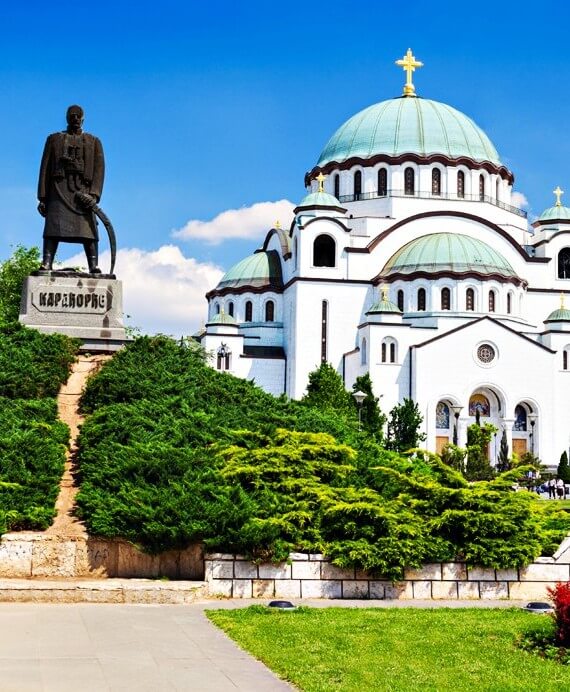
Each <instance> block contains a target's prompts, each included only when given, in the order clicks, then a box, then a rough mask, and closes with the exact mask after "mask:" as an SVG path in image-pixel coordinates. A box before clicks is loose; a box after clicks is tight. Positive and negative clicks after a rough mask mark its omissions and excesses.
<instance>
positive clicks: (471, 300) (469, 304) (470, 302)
mask: <svg viewBox="0 0 570 692" xmlns="http://www.w3.org/2000/svg"><path fill="white" fill-rule="evenodd" d="M465 309H466V310H475V291H474V290H473V289H472V288H468V289H467V292H466V293H465Z"/></svg>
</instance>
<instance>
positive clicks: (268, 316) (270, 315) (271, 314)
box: [265, 300, 275, 322]
mask: <svg viewBox="0 0 570 692" xmlns="http://www.w3.org/2000/svg"><path fill="white" fill-rule="evenodd" d="M274 319H275V303H274V302H273V301H272V300H268V301H267V303H265V321H266V322H273V320H274Z"/></svg>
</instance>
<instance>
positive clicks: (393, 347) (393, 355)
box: [390, 341, 396, 363]
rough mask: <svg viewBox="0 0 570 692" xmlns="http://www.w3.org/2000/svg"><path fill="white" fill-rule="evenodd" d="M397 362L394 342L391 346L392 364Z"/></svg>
mask: <svg viewBox="0 0 570 692" xmlns="http://www.w3.org/2000/svg"><path fill="white" fill-rule="evenodd" d="M395 362H396V344H395V343H394V342H393V341H392V343H391V344H390V363H395Z"/></svg>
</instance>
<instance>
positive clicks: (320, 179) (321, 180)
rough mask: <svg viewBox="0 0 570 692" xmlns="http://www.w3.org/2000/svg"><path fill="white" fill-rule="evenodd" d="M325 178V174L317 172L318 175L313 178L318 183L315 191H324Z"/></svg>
mask: <svg viewBox="0 0 570 692" xmlns="http://www.w3.org/2000/svg"><path fill="white" fill-rule="evenodd" d="M326 179H327V176H326V175H323V174H322V173H319V175H318V176H317V177H316V178H315V180H316V181H317V182H318V183H319V189H318V190H317V192H324V191H325V180H326Z"/></svg>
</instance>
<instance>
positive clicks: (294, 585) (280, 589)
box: [275, 579, 301, 598]
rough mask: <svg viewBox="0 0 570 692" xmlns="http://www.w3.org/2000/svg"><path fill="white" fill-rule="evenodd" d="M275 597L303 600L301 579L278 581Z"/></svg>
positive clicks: (276, 581)
mask: <svg viewBox="0 0 570 692" xmlns="http://www.w3.org/2000/svg"><path fill="white" fill-rule="evenodd" d="M275 595H276V596H277V597H278V598H301V582H300V580H299V579H276V580H275Z"/></svg>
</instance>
